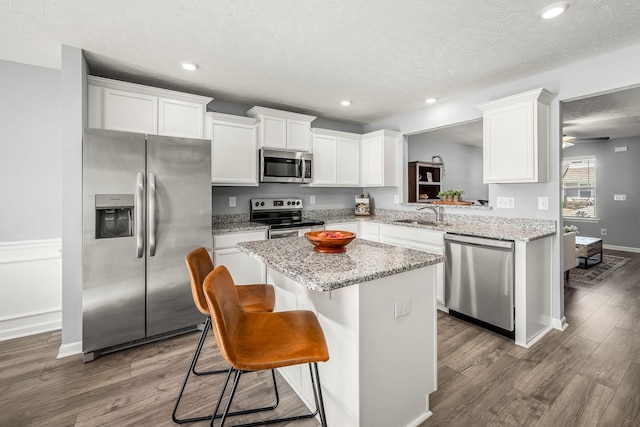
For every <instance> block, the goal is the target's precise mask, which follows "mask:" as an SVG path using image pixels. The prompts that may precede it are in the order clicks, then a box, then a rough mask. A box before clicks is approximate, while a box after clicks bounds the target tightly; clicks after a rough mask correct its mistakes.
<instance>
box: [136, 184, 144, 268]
mask: <svg viewBox="0 0 640 427" xmlns="http://www.w3.org/2000/svg"><path fill="white" fill-rule="evenodd" d="M143 204H144V174H143V173H142V172H138V174H137V176H136V221H135V227H136V251H137V255H138V258H142V257H143V256H144V227H143V225H142V223H143V218H142V205H143Z"/></svg>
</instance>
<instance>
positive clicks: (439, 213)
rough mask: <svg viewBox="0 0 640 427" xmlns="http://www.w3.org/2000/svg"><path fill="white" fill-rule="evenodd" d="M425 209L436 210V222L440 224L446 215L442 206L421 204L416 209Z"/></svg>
mask: <svg viewBox="0 0 640 427" xmlns="http://www.w3.org/2000/svg"><path fill="white" fill-rule="evenodd" d="M423 209H431V210H432V211H434V212H435V213H436V223H438V224H440V223H441V222H442V217H443V216H444V208H443V207H442V206H438V205H424V206H420V207H419V208H418V209H416V210H418V211H421V210H423Z"/></svg>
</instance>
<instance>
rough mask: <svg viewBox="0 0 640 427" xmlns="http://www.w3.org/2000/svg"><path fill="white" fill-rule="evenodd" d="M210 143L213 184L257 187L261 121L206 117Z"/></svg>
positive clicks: (209, 114)
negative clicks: (259, 127) (259, 126)
mask: <svg viewBox="0 0 640 427" xmlns="http://www.w3.org/2000/svg"><path fill="white" fill-rule="evenodd" d="M206 123H207V126H206V128H207V132H206V134H205V138H209V139H211V183H212V184H214V185H243V186H254V185H258V121H257V120H256V119H253V118H250V117H241V116H232V115H229V114H222V113H206Z"/></svg>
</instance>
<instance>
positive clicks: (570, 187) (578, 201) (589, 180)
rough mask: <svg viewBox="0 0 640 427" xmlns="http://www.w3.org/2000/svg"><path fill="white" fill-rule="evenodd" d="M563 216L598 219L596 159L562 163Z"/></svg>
mask: <svg viewBox="0 0 640 427" xmlns="http://www.w3.org/2000/svg"><path fill="white" fill-rule="evenodd" d="M562 199H563V203H562V216H563V217H565V218H585V219H589V218H591V219H595V218H596V158H595V157H594V156H590V157H579V158H578V157H574V158H565V159H564V160H563V161H562Z"/></svg>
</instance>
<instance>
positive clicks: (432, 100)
mask: <svg viewBox="0 0 640 427" xmlns="http://www.w3.org/2000/svg"><path fill="white" fill-rule="evenodd" d="M437 100H438V98H427V99H426V100H425V101H424V102H426V103H427V104H434V103H435V102H436V101H437Z"/></svg>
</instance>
